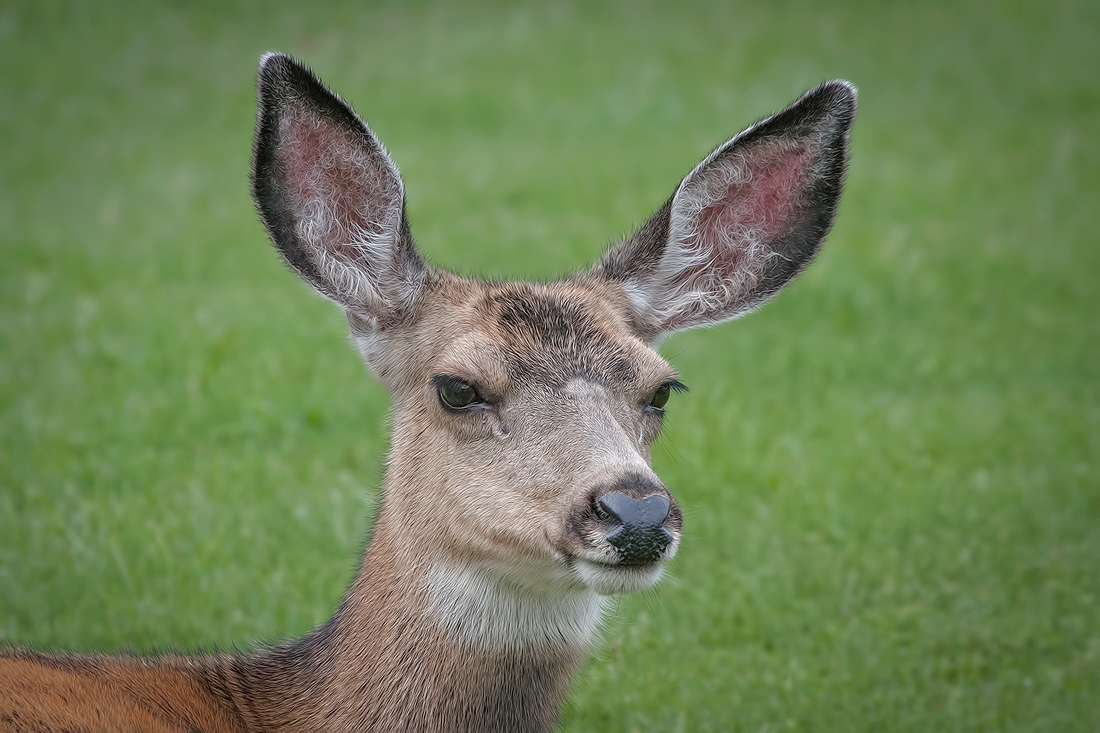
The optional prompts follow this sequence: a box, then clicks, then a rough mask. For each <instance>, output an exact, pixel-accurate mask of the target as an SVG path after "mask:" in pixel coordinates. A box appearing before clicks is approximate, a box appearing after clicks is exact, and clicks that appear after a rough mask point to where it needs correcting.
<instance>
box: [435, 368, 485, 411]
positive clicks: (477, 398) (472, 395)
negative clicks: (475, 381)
mask: <svg viewBox="0 0 1100 733" xmlns="http://www.w3.org/2000/svg"><path fill="white" fill-rule="evenodd" d="M433 381H434V382H435V387H436V390H437V391H438V392H439V402H440V404H441V405H443V407H445V408H447V409H448V410H450V411H451V412H458V411H460V410H466V409H468V408H470V407H475V406H477V405H484V404H485V400H483V399H482V398H481V395H480V394H478V392H477V390H476V389H475V388H474V386H473V385H471V384H470V383H469V382H467V381H466V380H465V379H462V378H461V377H452V376H449V375H441V376H438V377H436V378H435V379H434V380H433Z"/></svg>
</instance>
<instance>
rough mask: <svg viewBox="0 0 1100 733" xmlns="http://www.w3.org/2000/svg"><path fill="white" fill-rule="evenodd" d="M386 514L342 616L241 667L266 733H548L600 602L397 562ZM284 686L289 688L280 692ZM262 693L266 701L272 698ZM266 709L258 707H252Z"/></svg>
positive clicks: (483, 570) (483, 572) (488, 571)
mask: <svg viewBox="0 0 1100 733" xmlns="http://www.w3.org/2000/svg"><path fill="white" fill-rule="evenodd" d="M396 534H399V533H398V532H397V528H396V527H395V523H394V522H391V521H390V520H389V517H388V515H387V512H386V509H385V507H384V508H383V511H382V514H381V516H380V517H379V520H378V523H377V524H376V528H375V532H374V536H373V538H372V540H371V542H370V545H369V547H368V549H367V552H366V554H365V557H364V561H363V564H362V567H361V568H360V570H359V573H358V574H357V576H356V578H355V581H354V582H353V583H352V585H351V587H350V589H349V590H348V593H347V595H346V596H345V598H344V601H343V603H342V605H341V607H340V610H339V611H337V613H336V614H335V615H334V616H333V618H332V619H331V620H330V621H329V622H328V623H327V624H326V625H325V626H323V627H322V628H320V629H318V630H317V631H315V632H314V633H312V634H310V635H308V636H306V637H304V638H303V639H301V640H299V641H298V642H296V643H294V644H291V645H289V646H285V647H279V648H276V649H273V650H270V651H269V652H266V653H265V654H263V655H260V656H258V657H255V658H253V659H251V660H250V663H249V664H247V665H244V667H243V668H239V670H240V672H242V673H243V674H242V678H246V679H248V680H249V682H246V683H245V685H244V686H245V687H247V688H249V689H250V692H249V693H248V696H249V697H251V698H253V699H255V698H265V699H266V698H268V697H277V698H278V700H269V702H275V703H277V704H276V705H274V706H273V707H272V708H270V709H273V710H275V711H276V717H273V718H272V719H269V720H264V721H257V723H258V724H260V725H262V726H266V727H270V728H276V729H278V728H281V727H285V728H286V729H295V728H303V729H305V728H312V729H315V730H316V729H331V730H394V731H397V730H400V731H413V730H417V731H420V730H422V731H435V730H438V731H445V730H446V731H462V730H478V731H497V730H499V731H511V730H532V731H537V730H550V729H551V728H552V727H553V723H554V721H555V720H556V718H557V714H558V710H559V708H560V706H561V701H562V699H563V697H564V695H565V692H566V690H567V687H568V683H569V679H570V677H571V674H572V671H573V669H574V668H575V666H576V664H577V662H578V661H579V660H580V659H581V657H582V655H583V652H584V648H585V645H586V643H587V642H588V641H589V640H590V639H591V638H592V636H593V635H594V634H595V632H596V628H597V625H598V622H599V616H600V612H601V610H602V604H603V600H602V599H601V598H600V597H599V596H596V595H595V594H592V593H590V592H587V591H582V592H576V593H571V594H567V596H566V597H565V598H564V599H563V598H556V599H550V598H549V597H545V596H539V595H533V594H532V593H531V592H530V591H526V590H524V589H523V588H521V587H518V586H515V585H514V584H512V583H510V582H509V581H508V580H507V579H506V578H501V577H499V576H497V575H496V574H495V573H494V571H493V569H492V568H489V567H483V566H473V567H464V568H462V569H461V570H458V569H456V568H455V566H454V564H453V563H447V562H446V561H444V560H441V559H438V558H434V559H433V558H431V557H427V556H424V555H416V554H410V553H408V552H407V551H406V552H402V548H401V545H400V544H399V542H398V541H397V540H398V538H397V537H396V536H395V535H396ZM288 677H289V678H291V679H292V680H293V682H292V683H291V685H290V686H291V687H292V688H293V689H292V690H287V688H286V686H285V682H287V681H288V679H287V678H288ZM268 693H270V695H269V694H268ZM248 707H251V708H252V709H260V710H262V709H264V707H265V706H264V705H255V706H252V705H249V706H248Z"/></svg>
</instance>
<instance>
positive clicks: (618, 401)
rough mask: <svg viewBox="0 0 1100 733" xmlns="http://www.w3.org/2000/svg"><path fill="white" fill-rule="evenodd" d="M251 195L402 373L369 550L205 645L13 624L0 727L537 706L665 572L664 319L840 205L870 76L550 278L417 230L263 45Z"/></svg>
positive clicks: (802, 263) (302, 263)
mask: <svg viewBox="0 0 1100 733" xmlns="http://www.w3.org/2000/svg"><path fill="white" fill-rule="evenodd" d="M257 87H258V114H257V122H256V132H255V137H254V142H253V151H252V153H253V154H252V173H251V186H252V194H253V197H254V199H255V202H256V206H257V208H258V211H259V215H260V218H261V220H262V222H263V224H264V226H265V228H266V230H267V233H268V235H269V237H270V239H271V241H272V243H273V244H274V246H275V248H276V249H277V250H278V251H279V252H280V254H281V255H282V257H283V259H284V260H285V262H286V264H287V265H289V267H290V269H292V270H293V271H294V272H296V273H297V274H298V275H299V276H300V277H301V278H302V279H303V280H304V281H305V282H306V283H308V284H309V285H311V286H312V287H313V288H314V289H315V290H316V291H317V292H318V293H320V294H321V295H322V296H324V297H325V298H327V299H329V300H331V301H333V302H335V303H336V305H338V306H339V307H340V308H341V309H342V310H343V312H344V315H345V317H346V320H347V323H348V327H349V331H350V334H351V341H352V343H353V344H354V346H355V347H356V348H357V350H358V351H359V353H360V355H361V356H362V358H363V361H364V362H365V363H366V366H367V367H368V369H369V371H371V372H372V373H373V374H374V376H375V377H376V378H377V379H378V380H379V381H380V382H381V383H382V384H383V385H384V386H385V387H386V388H387V390H388V391H389V392H390V394H391V396H392V434H391V438H390V447H389V453H388V459H387V462H386V469H385V472H384V477H383V479H382V486H381V498H380V500H379V508H378V510H377V517H376V519H375V523H374V527H373V530H372V533H371V536H370V538H369V540H368V542H367V545H366V549H365V551H364V553H363V557H362V563H361V566H360V568H359V570H358V572H357V573H356V575H355V577H354V579H353V580H352V582H351V584H350V587H349V588H348V590H347V592H346V594H345V595H344V597H343V600H342V602H341V603H340V605H339V608H338V609H337V610H336V612H335V613H334V615H333V616H332V617H331V619H330V620H329V621H328V622H327V623H325V624H323V625H322V626H320V627H319V628H317V629H315V630H314V631H312V632H311V633H308V634H307V635H305V636H304V637H302V638H300V639H297V640H293V641H288V642H284V643H279V644H275V645H271V646H266V647H257V648H255V649H253V650H251V651H239V652H233V653H230V652H220V653H219V652H213V653H207V654H203V655H196V656H187V655H183V654H161V655H155V656H138V655H129V656H127V655H116V656H111V655H100V654H87V655H78V654H73V653H64V652H61V653H58V652H54V653H49V652H41V651H32V650H26V649H20V648H7V649H4V650H0V730H2V731H7V732H13V731H103V732H106V731H112V732H116V733H117V732H127V731H134V732H137V731H144V732H146V733H168V732H169V731H171V732H173V733H177V732H180V733H182V732H185V731H203V732H204V733H229V732H233V733H244V732H246V731H248V732H259V731H282V732H290V731H334V732H335V731H440V732H441V731H548V730H551V729H552V728H553V726H554V724H555V721H556V720H557V717H558V713H559V709H560V707H561V704H562V701H563V698H564V696H565V694H566V692H567V687H568V684H569V681H570V679H571V677H572V674H573V673H574V672H575V671H576V669H577V667H578V665H579V664H580V663H581V662H582V661H583V660H584V658H585V654H586V652H587V651H588V650H589V649H591V647H592V646H593V644H594V643H595V642H596V641H597V639H598V635H599V630H600V628H601V622H602V619H603V617H604V616H605V614H606V612H607V609H608V605H609V602H610V600H609V599H612V598H614V597H615V596H617V595H619V594H626V593H632V592H636V591H640V590H642V589H645V588H649V587H651V586H653V585H654V584H655V583H657V581H658V580H659V579H660V577H661V575H662V573H663V571H664V569H665V567H666V565H667V564H668V562H669V560H670V559H671V558H672V557H673V556H674V555H675V554H676V551H677V548H678V547H679V544H680V541H681V538H682V532H683V513H682V511H681V509H680V507H679V505H678V503H677V501H676V499H675V498H674V497H673V495H672V494H671V493H670V491H669V489H668V488H667V487H666V486H665V485H664V484H663V483H662V482H661V480H660V479H659V478H658V477H657V475H656V474H655V472H654V470H653V468H652V467H651V463H652V461H651V458H652V456H651V449H652V445H653V443H654V440H655V438H656V437H657V434H658V431H659V430H660V428H661V423H662V419H663V416H664V412H665V409H666V403H667V402H668V400H669V398H670V396H671V394H672V393H675V392H682V391H684V390H685V389H686V388H685V387H684V385H683V384H682V383H681V382H680V380H679V379H678V378H677V372H676V371H675V370H674V369H673V367H672V366H671V365H670V364H669V363H668V362H667V361H666V360H665V359H664V358H662V357H661V356H660V355H659V354H658V352H657V350H656V349H657V346H658V345H659V342H660V341H661V339H662V338H664V337H665V336H667V335H668V334H670V333H673V332H677V331H683V330H686V329H691V328H697V327H703V326H711V325H714V324H718V323H721V322H724V321H728V320H731V319H734V318H736V317H738V316H740V315H743V314H745V313H748V312H749V311H752V310H754V309H756V308H757V307H759V306H760V305H761V304H763V303H764V302H765V301H767V300H768V299H769V298H771V297H772V296H774V295H775V294H776V293H777V292H778V291H779V290H780V289H781V288H782V287H783V286H784V285H786V284H787V283H788V282H790V281H791V279H792V278H794V276H795V275H797V274H798V273H799V272H801V271H802V270H803V268H805V267H806V265H807V264H809V262H810V261H811V260H812V259H813V258H814V256H815V255H816V254H817V252H818V251H819V249H820V247H821V244H822V242H823V240H824V239H825V237H826V235H827V234H828V232H829V230H830V229H831V227H832V225H833V221H834V219H835V216H836V210H837V206H838V203H839V200H840V196H841V192H842V189H843V185H844V177H845V172H846V168H847V162H848V149H849V138H850V131H851V127H852V123H853V120H854V116H855V112H856V90H855V88H854V87H853V86H852V85H851V84H849V83H848V82H845V81H829V82H826V83H823V84H821V85H820V86H818V87H816V88H814V89H812V90H810V91H808V92H807V93H805V94H804V95H803V96H802V97H801V98H800V99H798V100H797V101H795V102H794V103H793V104H791V105H790V106H788V107H786V108H785V109H783V110H781V111H779V112H777V113H775V114H774V115H772V116H770V117H767V118H765V119H763V120H761V121H759V122H757V123H755V124H753V125H751V126H749V127H747V128H746V129H744V130H743V131H742V132H740V133H738V134H737V135H735V136H734V137H732V138H730V139H729V140H727V141H726V142H724V143H723V144H721V145H719V146H718V147H717V148H716V149H715V150H714V151H713V152H711V153H710V154H709V155H708V156H706V157H705V158H704V159H703V160H702V161H701V162H700V163H699V164H698V165H696V166H695V167H694V168H693V169H692V170H691V171H690V172H689V173H688V174H687V175H686V176H685V177H684V178H683V179H682V181H681V182H680V183H679V185H678V186H677V187H676V189H675V191H674V192H673V194H672V196H671V197H670V198H669V199H668V200H667V201H666V202H665V203H664V205H662V206H661V207H660V208H659V209H657V211H656V213H654V214H653V215H652V216H651V217H650V218H649V219H648V220H646V221H645V223H644V224H642V225H641V226H640V227H639V228H638V229H637V230H636V231H635V232H634V233H633V234H632V235H630V236H628V237H625V238H624V239H622V240H621V241H620V242H619V243H617V244H615V245H613V246H611V247H610V248H609V249H607V250H606V252H605V253H604V254H603V255H602V256H601V257H600V258H599V260H598V261H597V262H596V263H595V264H594V265H592V266H590V267H589V268H587V269H584V270H579V271H577V272H575V273H573V274H571V275H568V276H566V277H564V278H562V279H560V280H558V281H554V282H544V283H538V282H503V281H492V280H487V279H477V278H472V277H468V276H463V275H459V274H456V273H452V272H450V271H448V270H445V269H442V268H440V267H436V266H434V265H431V264H429V263H428V262H427V261H426V260H425V259H424V258H422V257H421V255H420V254H419V253H418V251H417V248H416V245H415V243H414V240H413V236H412V232H411V229H410V226H409V222H408V219H407V216H406V205H405V189H404V183H403V182H402V179H401V177H400V175H399V174H398V170H397V166H396V165H395V164H394V162H393V160H392V159H391V157H390V155H389V154H388V153H387V151H386V150H385V148H383V146H382V143H381V142H380V141H379V140H378V139H377V138H376V137H375V135H374V133H373V132H372V131H371V129H370V128H369V127H368V126H367V124H366V122H364V121H363V119H362V118H361V117H359V116H358V115H357V114H356V113H355V111H354V110H353V109H352V107H351V106H350V105H349V104H347V103H346V102H345V101H344V100H342V99H341V98H340V97H339V96H337V95H336V94H335V93H334V92H332V91H331V90H330V89H329V88H328V87H326V86H325V85H324V84H323V83H322V82H321V81H320V79H319V78H318V77H317V76H315V75H314V73H313V72H312V71H311V70H310V69H309V68H308V67H306V66H305V65H303V64H302V63H301V62H299V61H298V60H296V59H294V58H293V57H291V56H289V55H286V54H282V53H271V54H268V55H265V56H264V57H263V58H262V59H261V62H260V68H259V75H258V82H257Z"/></svg>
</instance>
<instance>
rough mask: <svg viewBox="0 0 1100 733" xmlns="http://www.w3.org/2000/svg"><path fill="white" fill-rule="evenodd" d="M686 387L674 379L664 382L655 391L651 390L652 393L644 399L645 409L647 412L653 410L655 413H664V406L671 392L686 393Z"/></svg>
mask: <svg viewBox="0 0 1100 733" xmlns="http://www.w3.org/2000/svg"><path fill="white" fill-rule="evenodd" d="M686 391H687V386H686V385H685V384H684V383H683V382H681V381H679V380H676V379H673V380H670V381H668V382H665V383H664V384H662V385H661V386H660V387H658V388H657V389H655V390H653V393H652V394H651V395H649V398H648V399H646V403H645V407H646V409H647V410H655V411H657V412H664V407H665V404H666V403H667V402H668V398H669V395H671V394H672V393H673V392H686Z"/></svg>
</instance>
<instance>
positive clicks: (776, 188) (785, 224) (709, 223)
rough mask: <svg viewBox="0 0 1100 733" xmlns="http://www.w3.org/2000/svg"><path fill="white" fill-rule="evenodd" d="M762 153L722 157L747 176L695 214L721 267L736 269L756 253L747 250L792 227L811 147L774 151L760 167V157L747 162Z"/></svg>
mask: <svg viewBox="0 0 1100 733" xmlns="http://www.w3.org/2000/svg"><path fill="white" fill-rule="evenodd" d="M761 152H763V151H751V152H750V153H749V154H748V155H744V156H743V157H742V156H732V157H731V159H730V160H728V161H726V165H733V166H736V167H740V168H741V169H742V170H745V169H748V170H749V171H751V177H750V178H749V179H748V180H742V181H740V182H736V183H732V184H731V185H729V186H728V187H727V188H726V190H725V191H724V192H723V193H722V195H721V196H720V197H719V198H718V199H717V200H716V201H714V203H712V204H710V205H708V206H706V207H705V208H704V209H703V210H702V211H701V212H700V213H699V229H698V231H699V234H700V236H701V237H702V239H703V242H704V243H705V245H709V247H710V248H711V249H712V251H713V255H714V262H715V264H716V265H718V266H719V268H720V269H722V270H726V271H729V268H736V267H738V266H739V265H740V264H741V261H742V259H743V257H744V256H746V255H748V256H752V255H753V254H758V253H755V252H752V250H753V249H755V248H757V247H759V246H764V247H765V248H768V249H769V250H770V246H769V245H770V244H771V243H772V242H774V241H775V240H777V239H779V238H781V237H782V236H783V235H785V234H787V233H789V232H790V231H791V230H792V229H793V228H794V227H795V225H796V222H795V217H796V215H797V212H798V209H799V203H800V202H801V199H802V194H803V192H802V189H803V187H804V185H805V184H806V182H807V169H808V167H809V165H810V164H811V163H812V160H813V150H812V149H809V148H806V147H803V148H802V149H801V150H796V151H791V150H789V149H788V150H782V151H778V152H779V153H780V154H779V155H776V156H775V157H774V158H773V159H772V160H770V161H767V162H766V163H764V164H763V165H762V164H761V162H760V160H759V159H757V160H756V161H752V160H751V158H755V157H757V156H758V155H759V154H760V153H761ZM769 152H770V151H769ZM745 158H749V160H746V159H745Z"/></svg>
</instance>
